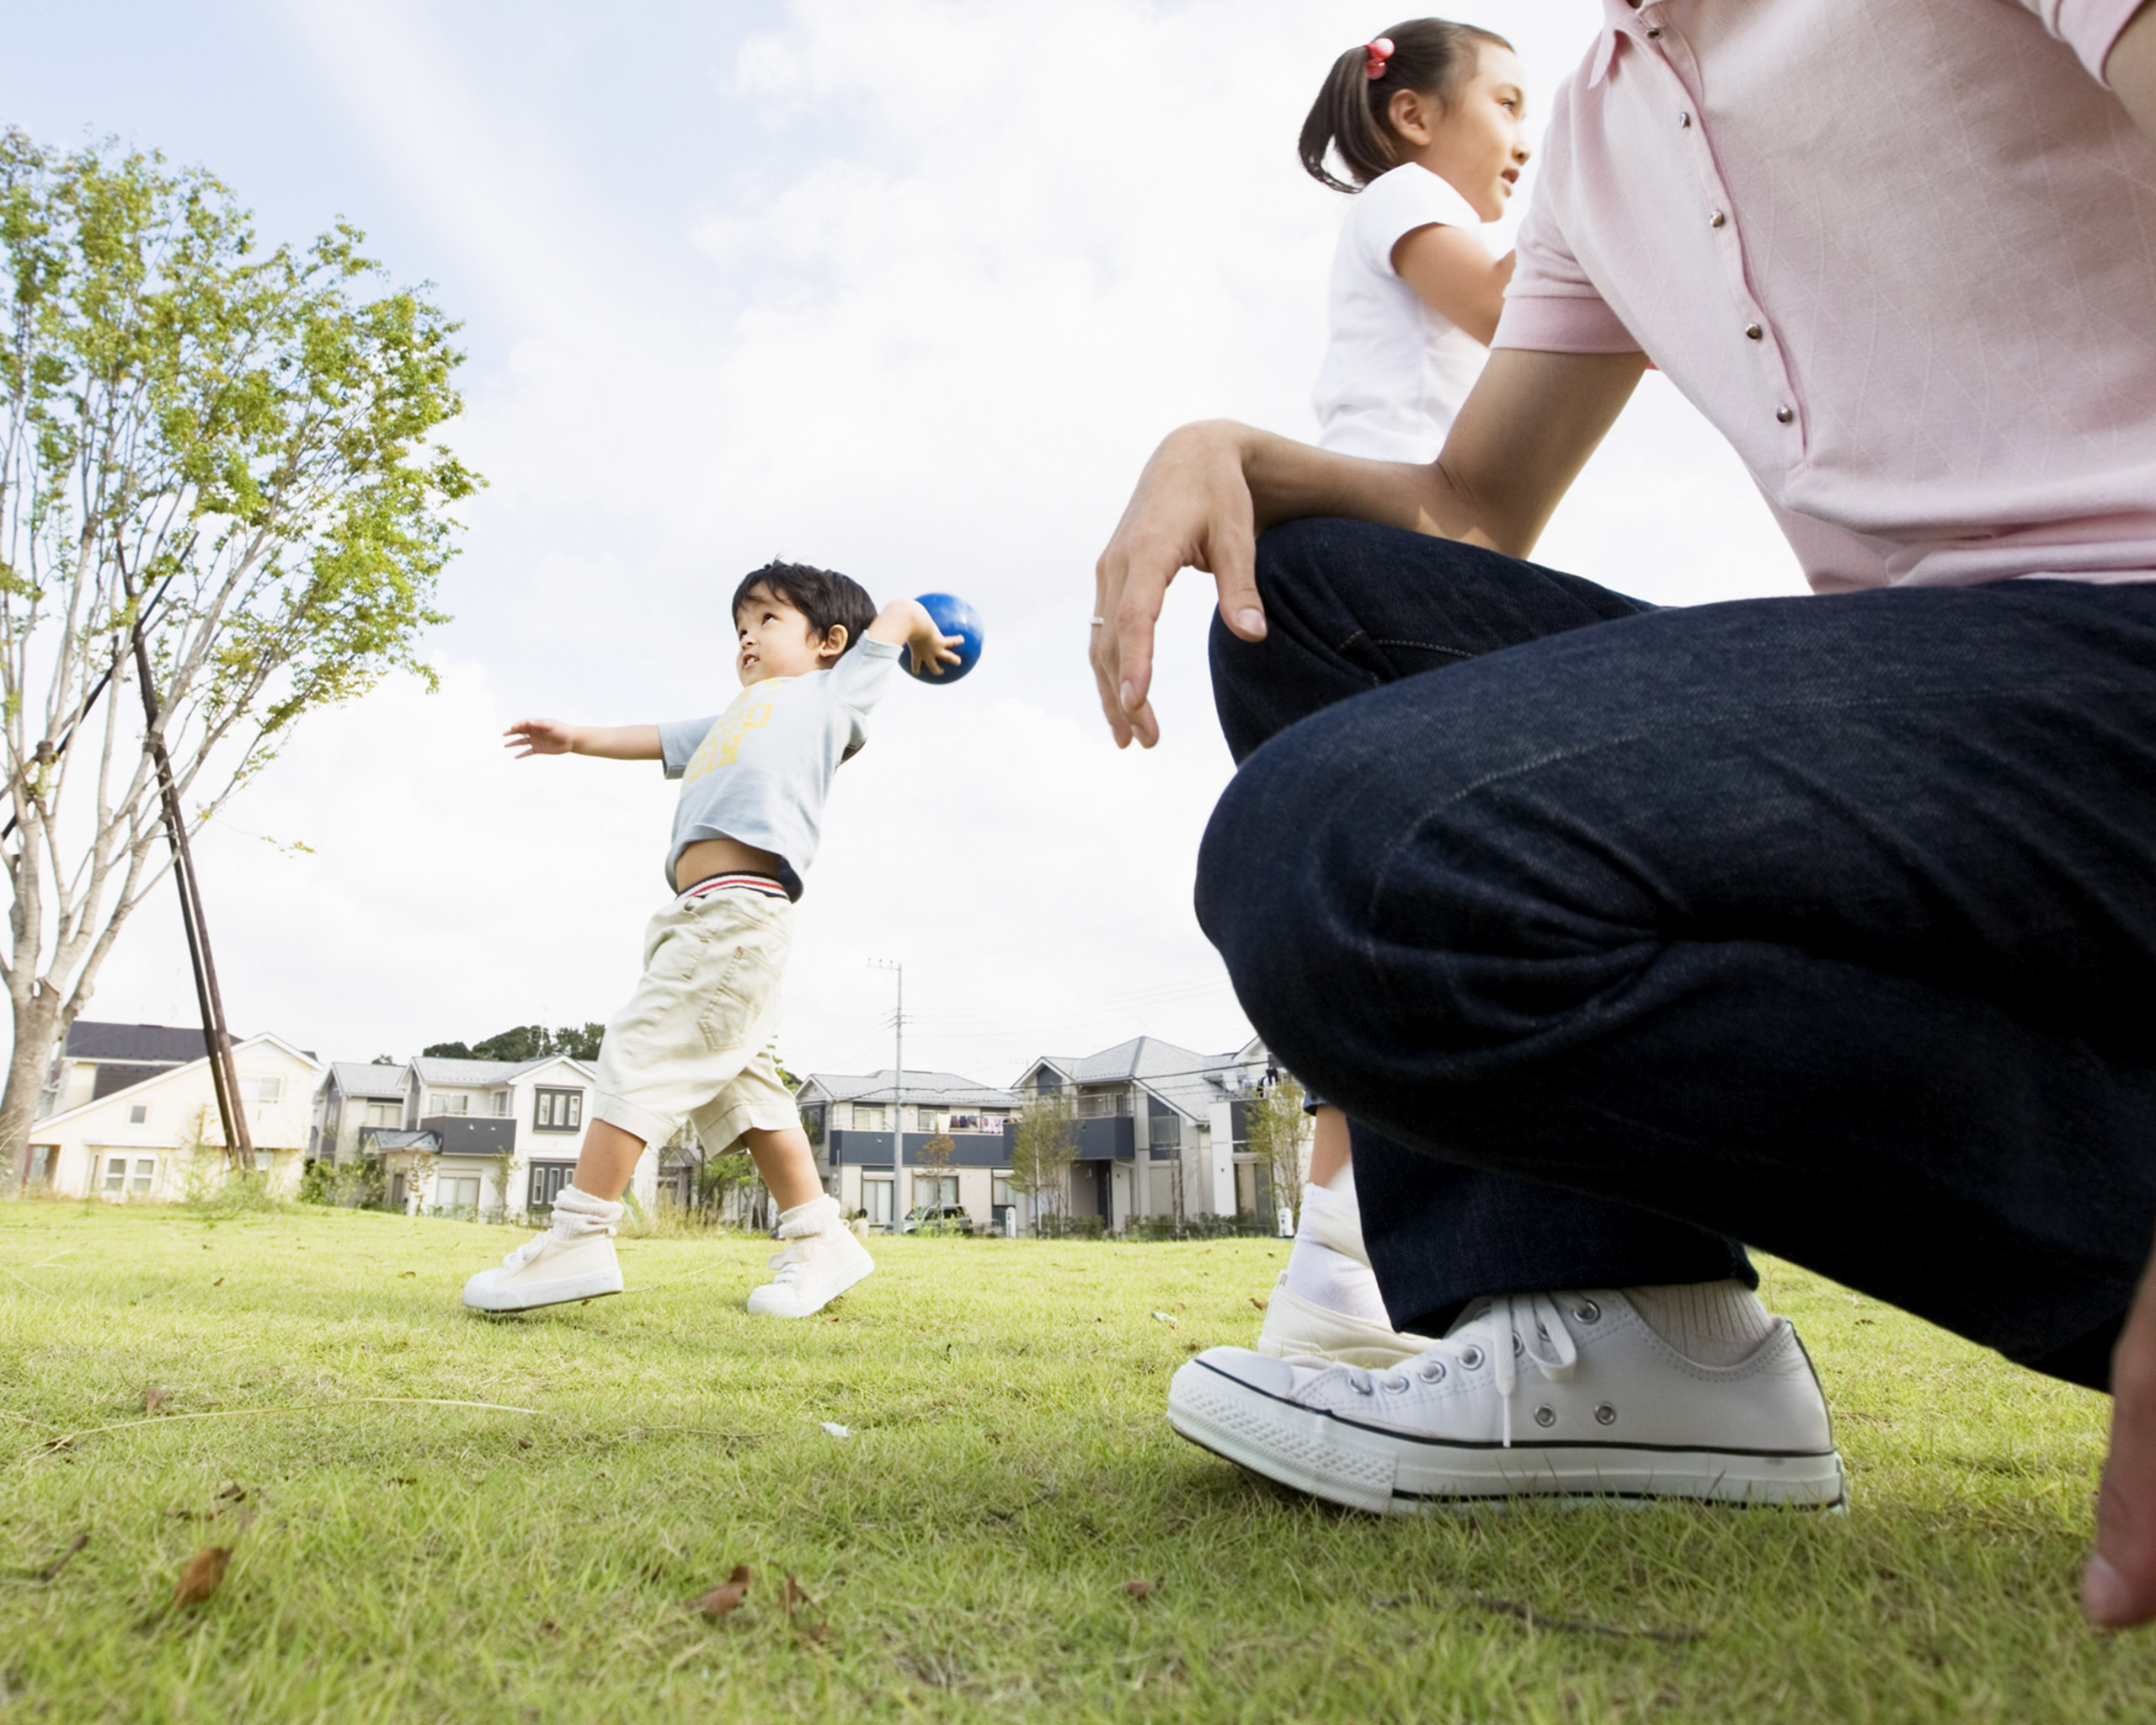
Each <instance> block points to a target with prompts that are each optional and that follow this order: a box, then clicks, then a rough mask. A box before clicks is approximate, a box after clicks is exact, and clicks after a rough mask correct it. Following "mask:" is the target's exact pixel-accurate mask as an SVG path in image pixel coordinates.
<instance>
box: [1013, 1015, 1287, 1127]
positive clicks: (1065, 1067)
mask: <svg viewBox="0 0 2156 1725" xmlns="http://www.w3.org/2000/svg"><path fill="white" fill-rule="evenodd" d="M1259 1047H1260V1044H1257V1043H1251V1044H1246V1045H1245V1046H1244V1047H1243V1048H1241V1049H1238V1050H1236V1051H1235V1053H1233V1054H1225V1055H1201V1054H1196V1053H1193V1051H1192V1050H1191V1049H1187V1048H1178V1047H1177V1045H1176V1044H1174V1043H1172V1042H1163V1041H1161V1039H1160V1038H1158V1037H1157V1036H1134V1037H1132V1038H1131V1039H1130V1040H1129V1041H1128V1042H1119V1043H1118V1044H1116V1045H1115V1046H1114V1047H1113V1048H1106V1049H1102V1050H1101V1051H1100V1052H1099V1053H1098V1054H1094V1055H1043V1056H1041V1058H1040V1060H1034V1061H1033V1062H1032V1063H1031V1064H1030V1065H1027V1068H1026V1072H1027V1073H1030V1072H1032V1071H1033V1069H1034V1067H1036V1066H1038V1065H1042V1064H1043V1063H1045V1064H1047V1065H1051V1066H1053V1067H1054V1068H1055V1069H1056V1071H1059V1072H1060V1073H1062V1074H1063V1076H1065V1078H1066V1079H1067V1080H1069V1081H1070V1082H1071V1083H1073V1084H1120V1083H1129V1082H1132V1081H1135V1082H1137V1083H1138V1084H1139V1085H1140V1086H1142V1087H1144V1088H1145V1089H1146V1090H1149V1091H1150V1092H1152V1093H1153V1094H1154V1095H1155V1096H1157V1097H1160V1098H1161V1101H1163V1102H1165V1103H1169V1104H1170V1105H1171V1106H1172V1107H1174V1108H1177V1110H1179V1111H1180V1112H1182V1113H1183V1114H1188V1115H1190V1116H1192V1118H1193V1119H1199V1120H1202V1119H1204V1118H1205V1114H1206V1110H1207V1108H1209V1106H1210V1105H1211V1104H1212V1103H1216V1102H1219V1101H1220V1100H1222V1099H1223V1098H1225V1097H1238V1096H1241V1094H1242V1093H1243V1088H1244V1082H1243V1081H1244V1075H1245V1071H1246V1062H1247V1061H1248V1060H1250V1058H1251V1050H1252V1049H1257V1048H1259ZM1020 1076H1021V1077H1023V1076H1024V1074H1021V1075H1020Z"/></svg>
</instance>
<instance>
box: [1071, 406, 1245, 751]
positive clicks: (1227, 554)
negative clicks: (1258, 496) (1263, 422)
mask: <svg viewBox="0 0 2156 1725" xmlns="http://www.w3.org/2000/svg"><path fill="white" fill-rule="evenodd" d="M1248 436H1249V430H1248V428H1247V427H1246V426H1242V425H1236V424H1235V423H1234V422H1233V421H1232V420H1228V419H1215V420H1210V421H1208V422H1206V423H1204V424H1203V425H1186V426H1184V427H1183V428H1182V430H1179V431H1173V432H1171V433H1170V434H1169V435H1168V436H1167V438H1166V441H1163V442H1162V443H1161V446H1160V447H1159V448H1158V449H1156V450H1155V451H1153V458H1152V459H1151V460H1150V461H1149V462H1146V463H1145V472H1144V473H1140V474H1139V476H1138V489H1136V490H1135V491H1134V492H1133V493H1132V494H1131V497H1130V502H1129V505H1127V506H1126V507H1125V508H1124V510H1123V519H1122V520H1121V521H1118V522H1117V523H1116V529H1115V532H1114V534H1113V537H1110V539H1109V540H1108V544H1107V550H1105V551H1103V552H1102V553H1101V556H1100V560H1099V561H1098V562H1097V563H1095V564H1094V565H1093V615H1094V617H1096V618H1097V619H1098V621H1097V622H1095V623H1094V624H1093V647H1092V658H1093V681H1094V683H1095V685H1096V686H1097V687H1098V688H1099V690H1100V695H1101V711H1102V713H1104V714H1105V715H1106V716H1107V722H1108V729H1109V730H1110V731H1111V732H1113V734H1114V736H1115V745H1116V747H1117V748H1118V749H1127V748H1129V746H1130V741H1131V739H1132V738H1134V737H1135V738H1136V739H1137V740H1138V741H1139V743H1140V744H1141V745H1143V746H1145V748H1148V749H1150V748H1151V747H1152V746H1153V745H1154V744H1155V743H1157V742H1159V741H1160V740H1161V727H1160V724H1159V721H1158V720H1156V719H1155V718H1154V716H1153V705H1152V702H1151V700H1150V698H1149V697H1150V694H1151V691H1152V686H1153V627H1154V625H1155V623H1156V622H1159V621H1160V617H1161V604H1162V602H1163V601H1165V600H1166V597H1167V591H1168V583H1169V582H1171V581H1172V580H1174V579H1175V578H1176V576H1177V574H1178V573H1180V572H1181V571H1182V570H1183V569H1203V570H1204V571H1206V572H1207V573H1208V574H1210V575H1211V576H1212V577H1213V579H1214V583H1215V585H1217V586H1218V587H1219V592H1220V617H1221V619H1222V621H1223V622H1225V623H1226V624H1227V626H1228V627H1229V628H1231V629H1233V630H1234V631H1235V633H1237V634H1238V635H1241V637H1242V638H1243V639H1245V640H1246V641H1262V640H1263V639H1264V638H1265V607H1264V606H1263V605H1262V603H1261V602H1260V601H1259V599H1258V596H1257V510H1256V505H1254V504H1253V502H1252V500H1251V489H1250V482H1249V481H1248V479H1246V478H1245V477H1244V473H1243V457H1244V452H1245V447H1246V441H1247V439H1248Z"/></svg>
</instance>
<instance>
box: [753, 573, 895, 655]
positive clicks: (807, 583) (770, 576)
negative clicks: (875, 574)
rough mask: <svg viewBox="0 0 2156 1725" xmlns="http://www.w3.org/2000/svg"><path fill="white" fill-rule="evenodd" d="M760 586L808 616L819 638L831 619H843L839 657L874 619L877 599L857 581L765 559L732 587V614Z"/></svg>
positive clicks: (856, 643) (859, 639) (856, 642)
mask: <svg viewBox="0 0 2156 1725" xmlns="http://www.w3.org/2000/svg"><path fill="white" fill-rule="evenodd" d="M759 587H761V588H762V589H763V590H765V591H766V592H767V593H769V594H770V595H771V597H772V598H774V599H783V600H784V601H786V602H787V604H788V605H790V606H792V607H793V608H794V609H795V610H796V611H799V612H800V613H801V614H802V616H803V617H807V618H808V619H809V627H810V628H813V629H814V630H815V632H816V635H817V638H819V640H820V639H821V638H824V637H825V636H826V635H828V634H830V632H831V626H832V625H833V624H834V623H844V624H845V625H846V646H845V648H844V649H843V650H841V653H840V654H839V657H840V658H841V659H843V658H845V657H846V654H848V653H851V652H852V651H853V649H855V648H856V647H858V646H859V645H860V644H861V642H862V638H863V637H864V636H866V635H867V633H868V626H869V624H871V623H873V622H875V621H876V601H874V600H873V599H871V598H870V597H869V596H868V592H867V589H866V588H864V587H863V586H862V585H861V583H860V582H858V581H857V580H855V579H853V577H852V576H851V575H842V574H840V573H839V572H838V571H837V570H836V569H811V568H810V567H809V565H808V564H807V563H766V564H765V565H764V566H763V567H762V568H761V569H755V570H753V571H751V572H750V574H745V575H744V576H742V578H741V585H739V586H738V587H736V588H735V589H734V610H733V613H732V615H733V616H734V617H735V618H736V619H737V620H738V619H739V617H740V615H741V607H742V606H744V605H746V604H747V603H748V602H749V595H750V594H751V593H753V592H755V590H756V589H757V588H759Z"/></svg>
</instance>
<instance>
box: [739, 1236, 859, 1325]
mask: <svg viewBox="0 0 2156 1725" xmlns="http://www.w3.org/2000/svg"><path fill="white" fill-rule="evenodd" d="M771 1268H773V1269H774V1270H776V1271H777V1272H778V1274H776V1275H775V1276H773V1277H772V1278H771V1280H770V1281H769V1282H767V1283H766V1284H764V1285H763V1286H762V1287H760V1288H755V1289H752V1290H750V1294H749V1310H750V1313H751V1314H752V1315H754V1316H757V1317H807V1316H809V1314H810V1313H811V1312H816V1311H822V1310H823V1309H824V1308H825V1306H829V1305H830V1303H831V1301H833V1300H835V1299H837V1298H838V1297H839V1295H841V1294H843V1293H845V1292H846V1290H847V1289H849V1288H851V1286H852V1285H853V1284H855V1283H856V1282H857V1281H859V1280H860V1279H862V1277H863V1276H865V1275H867V1274H868V1273H869V1272H870V1271H871V1270H873V1269H874V1268H876V1260H875V1259H874V1258H871V1257H870V1256H869V1255H868V1248H867V1247H865V1246H863V1245H862V1243H861V1242H859V1241H858V1240H857V1239H855V1238H854V1237H853V1233H852V1231H851V1230H850V1229H848V1228H847V1227H846V1226H845V1225H844V1224H843V1223H840V1224H837V1225H835V1226H832V1227H830V1228H829V1229H826V1230H825V1231H822V1232H819V1233H814V1234H803V1235H800V1236H797V1237H796V1238H794V1239H792V1240H788V1241H787V1242H786V1250H785V1251H783V1252H774V1253H773V1254H772V1256H771Z"/></svg>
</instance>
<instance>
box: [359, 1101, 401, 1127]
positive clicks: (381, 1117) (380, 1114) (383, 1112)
mask: <svg viewBox="0 0 2156 1725" xmlns="http://www.w3.org/2000/svg"><path fill="white" fill-rule="evenodd" d="M367 1124H369V1125H370V1126H401V1125H403V1124H404V1104H403V1103H401V1102H371V1103H368V1104H367Z"/></svg>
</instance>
